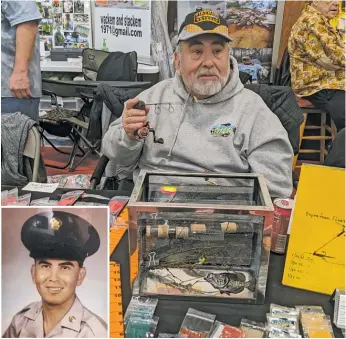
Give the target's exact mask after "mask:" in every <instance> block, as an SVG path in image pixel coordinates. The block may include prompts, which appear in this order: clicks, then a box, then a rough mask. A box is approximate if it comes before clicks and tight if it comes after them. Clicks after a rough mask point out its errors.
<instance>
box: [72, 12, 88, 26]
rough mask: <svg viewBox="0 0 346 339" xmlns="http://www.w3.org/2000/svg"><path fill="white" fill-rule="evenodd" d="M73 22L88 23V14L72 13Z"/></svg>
mask: <svg viewBox="0 0 346 339" xmlns="http://www.w3.org/2000/svg"><path fill="white" fill-rule="evenodd" d="M73 22H74V23H75V24H77V23H78V24H88V23H89V15H88V14H73Z"/></svg>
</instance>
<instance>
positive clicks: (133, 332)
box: [125, 316, 159, 338]
mask: <svg viewBox="0 0 346 339" xmlns="http://www.w3.org/2000/svg"><path fill="white" fill-rule="evenodd" d="M158 322H159V318H158V317H153V318H151V319H145V318H138V317H132V316H131V317H130V318H129V319H128V323H127V326H126V329H125V336H126V338H154V337H155V331H156V327H157V324H158Z"/></svg>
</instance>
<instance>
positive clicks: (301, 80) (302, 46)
mask: <svg viewBox="0 0 346 339" xmlns="http://www.w3.org/2000/svg"><path fill="white" fill-rule="evenodd" d="M288 51H289V54H290V63H291V78H292V79H291V80H292V87H293V90H294V91H295V93H296V94H297V95H298V96H300V97H303V96H309V95H312V94H314V93H316V92H318V91H320V90H322V89H339V90H345V40H344V35H343V34H342V33H340V32H339V31H337V30H336V29H335V28H333V27H332V26H331V25H330V23H329V22H328V19H327V18H326V17H325V16H324V15H323V14H321V13H320V12H319V11H317V10H316V9H314V8H313V7H311V6H310V5H307V6H306V9H305V10H304V11H303V13H302V15H301V16H300V18H299V19H298V21H297V22H296V24H295V25H294V26H293V28H292V32H291V36H290V39H289V42H288Z"/></svg>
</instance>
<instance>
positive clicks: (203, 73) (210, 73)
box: [197, 71, 219, 78]
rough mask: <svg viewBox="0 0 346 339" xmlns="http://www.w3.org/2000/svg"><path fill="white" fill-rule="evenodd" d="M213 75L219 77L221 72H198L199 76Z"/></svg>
mask: <svg viewBox="0 0 346 339" xmlns="http://www.w3.org/2000/svg"><path fill="white" fill-rule="evenodd" d="M213 75H215V76H217V77H219V74H217V73H216V72H214V71H207V72H197V78H199V77H202V76H213Z"/></svg>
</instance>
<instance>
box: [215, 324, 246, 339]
mask: <svg viewBox="0 0 346 339" xmlns="http://www.w3.org/2000/svg"><path fill="white" fill-rule="evenodd" d="M209 338H245V332H244V331H243V330H242V329H241V328H238V327H234V326H231V325H227V324H224V323H222V322H220V321H215V324H214V327H213V329H212V331H211V335H210V336H209Z"/></svg>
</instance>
